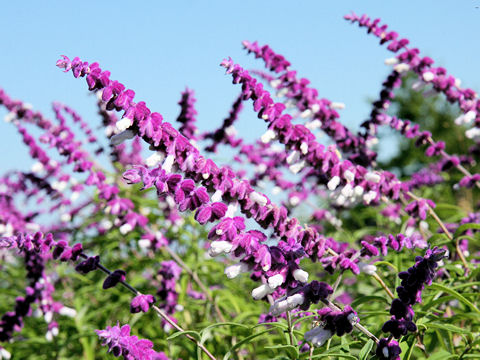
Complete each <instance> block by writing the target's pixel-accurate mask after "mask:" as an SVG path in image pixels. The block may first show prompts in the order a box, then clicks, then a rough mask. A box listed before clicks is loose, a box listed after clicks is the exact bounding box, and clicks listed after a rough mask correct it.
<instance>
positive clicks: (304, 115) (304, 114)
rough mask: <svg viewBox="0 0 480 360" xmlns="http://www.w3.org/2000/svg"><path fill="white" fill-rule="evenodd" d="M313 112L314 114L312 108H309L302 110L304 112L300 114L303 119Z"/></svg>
mask: <svg viewBox="0 0 480 360" xmlns="http://www.w3.org/2000/svg"><path fill="white" fill-rule="evenodd" d="M312 114H313V112H312V110H310V109H307V110H304V111H302V113H301V114H300V117H301V118H302V119H306V118H308V117H310V116H312Z"/></svg>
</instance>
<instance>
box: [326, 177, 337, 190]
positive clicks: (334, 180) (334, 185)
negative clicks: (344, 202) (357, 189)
mask: <svg viewBox="0 0 480 360" xmlns="http://www.w3.org/2000/svg"><path fill="white" fill-rule="evenodd" d="M338 184H340V178H339V177H338V176H336V175H335V176H334V177H333V178H331V179H330V181H329V182H328V184H327V187H328V190H330V191H333V190H335V189H336V188H337V186H338Z"/></svg>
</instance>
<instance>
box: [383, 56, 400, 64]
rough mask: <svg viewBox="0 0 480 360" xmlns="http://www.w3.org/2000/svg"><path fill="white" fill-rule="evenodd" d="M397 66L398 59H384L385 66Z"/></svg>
mask: <svg viewBox="0 0 480 360" xmlns="http://www.w3.org/2000/svg"><path fill="white" fill-rule="evenodd" d="M397 64H398V59H397V58H394V57H392V58H388V59H385V65H397Z"/></svg>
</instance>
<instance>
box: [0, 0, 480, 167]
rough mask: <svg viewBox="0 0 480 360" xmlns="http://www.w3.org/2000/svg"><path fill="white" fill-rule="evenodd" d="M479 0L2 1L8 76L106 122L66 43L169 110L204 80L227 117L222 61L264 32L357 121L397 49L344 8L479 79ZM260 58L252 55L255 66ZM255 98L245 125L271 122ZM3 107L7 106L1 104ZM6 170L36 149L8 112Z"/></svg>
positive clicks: (27, 92) (212, 118)
mask: <svg viewBox="0 0 480 360" xmlns="http://www.w3.org/2000/svg"><path fill="white" fill-rule="evenodd" d="M479 5H480V0H478V1H475V0H455V1H453V0H450V1H447V0H436V1H434V0H422V1H401V2H400V1H395V2H394V1H380V0H379V1H366V0H364V1H354V0H351V1H337V2H333V1H320V0H317V1H300V0H299V1H279V0H276V1H259V0H257V1H253V0H252V1H187V0H178V1H143V2H141V1H139V2H138V3H135V4H134V2H133V1H81V2H67V1H23V2H14V1H3V2H1V7H0V29H1V34H2V40H1V41H0V87H2V88H4V89H5V90H6V91H7V92H8V93H9V94H10V95H11V96H12V97H14V98H18V99H22V100H23V101H26V102H29V103H31V104H33V105H34V107H35V109H38V110H41V111H43V112H44V113H45V114H47V115H48V116H51V115H52V113H51V110H50V103H51V101H53V100H57V101H61V102H64V103H66V104H68V105H70V106H72V107H73V108H75V109H77V111H79V112H80V114H82V115H83V116H84V117H85V118H86V119H88V120H89V121H90V122H91V124H98V121H99V119H98V117H97V116H96V115H95V105H94V99H93V98H92V97H91V96H88V95H87V90H86V84H85V81H84V80H76V79H74V78H73V77H72V75H71V74H64V73H62V72H61V71H60V70H59V69H57V68H56V67H55V62H56V60H57V59H58V58H59V55H61V54H65V55H67V56H69V57H71V58H73V57H75V56H80V57H81V58H82V59H83V60H86V61H90V62H93V61H98V62H99V63H100V65H101V66H102V67H103V68H104V69H108V70H110V71H111V73H112V78H113V79H117V80H119V81H121V82H123V83H124V84H126V86H128V87H129V88H131V89H134V90H135V92H136V94H137V96H136V100H137V101H140V100H144V101H146V102H147V105H148V106H149V107H150V108H151V109H152V110H153V111H158V112H160V113H162V114H163V115H164V118H165V119H167V120H169V121H173V120H174V119H175V117H176V116H177V114H178V111H179V107H178V105H177V102H178V99H179V97H180V92H181V91H182V90H183V89H184V88H185V86H188V87H190V88H193V89H194V90H195V91H196V97H197V100H198V101H197V110H198V113H199V117H198V119H199V124H198V126H199V127H200V128H201V129H203V130H206V129H212V128H214V127H216V126H217V125H218V124H220V122H221V120H222V119H223V118H224V117H225V115H226V114H227V112H228V110H229V108H230V104H231V103H232V101H233V100H234V98H235V97H236V95H237V94H238V92H239V87H238V85H237V86H234V85H232V84H231V78H230V77H229V76H225V75H224V71H223V69H222V68H220V67H219V66H218V65H219V63H220V61H221V60H222V59H223V58H224V57H227V56H231V57H232V58H233V59H234V60H235V61H236V62H240V63H241V64H244V65H245V66H246V67H247V68H252V67H258V68H259V67H261V65H262V64H261V62H259V61H258V60H257V61H255V60H253V57H252V56H247V55H246V53H245V52H244V50H243V49H242V46H241V41H242V40H244V39H248V40H251V41H253V40H258V41H259V42H260V43H261V44H264V43H268V44H269V45H270V46H272V47H273V49H274V50H275V51H277V52H279V53H281V54H283V55H284V56H286V58H287V59H289V60H290V62H291V63H292V68H294V69H297V70H298V71H299V75H300V76H303V77H307V78H308V79H310V80H311V82H312V85H313V86H314V87H316V88H317V89H318V90H319V93H320V96H321V97H326V98H328V99H331V100H332V101H341V102H344V103H346V105H347V108H346V109H345V110H344V111H343V112H342V119H343V121H344V123H345V124H347V125H349V126H350V127H351V128H353V129H356V127H357V126H358V124H359V123H360V122H361V121H363V120H364V119H365V118H366V117H367V115H368V113H369V105H368V103H367V99H368V98H373V97H375V96H376V95H377V94H378V91H379V89H380V84H381V82H382V80H383V79H384V77H385V76H386V75H387V73H388V71H389V68H387V67H386V66H385V65H383V61H384V59H385V58H386V57H390V56H391V54H390V53H389V52H388V51H387V50H386V49H385V48H384V47H381V46H379V45H378V40H377V39H375V38H374V37H373V36H368V35H367V34H366V33H365V31H364V30H360V29H358V27H356V26H352V25H350V24H349V23H347V22H346V21H344V20H343V18H342V17H343V15H345V14H347V13H349V12H350V11H352V10H353V11H355V12H357V13H360V14H361V13H367V14H369V15H370V16H372V17H380V18H382V20H383V21H384V22H386V23H388V24H389V25H390V29H392V30H396V31H397V32H399V34H400V35H401V36H404V37H407V38H409V39H410V41H411V45H413V46H415V47H418V48H420V50H421V52H422V54H424V55H429V56H431V57H433V58H434V59H435V61H436V63H437V65H442V66H444V67H446V68H447V69H448V70H449V72H450V73H452V74H453V75H455V76H457V77H459V78H461V79H462V81H463V84H464V85H466V86H468V87H472V88H474V89H479V88H480V70H479V60H478V59H479V57H480V56H479V55H480V42H479V40H478V37H479V35H480V9H478V8H476V6H479ZM255 65H256V66H255ZM248 114H251V105H248V112H247V116H244V117H243V119H242V122H241V123H239V124H238V126H237V127H238V128H239V130H240V131H241V132H243V133H248V134H250V135H252V134H258V135H260V134H261V133H263V132H264V131H265V124H264V123H263V122H261V121H259V120H257V119H256V117H254V116H248ZM3 115H5V112H4V111H3V110H2V109H0V116H2V118H3ZM0 131H1V141H0V154H2V155H1V158H2V160H1V162H0V172H2V173H3V172H4V171H5V170H7V169H13V168H21V169H27V168H28V167H29V166H30V164H31V161H29V160H28V153H27V150H26V148H25V147H23V145H22V144H20V137H19V136H18V134H17V133H16V131H15V129H14V127H13V126H12V125H11V124H7V123H4V122H3V121H1V122H0Z"/></svg>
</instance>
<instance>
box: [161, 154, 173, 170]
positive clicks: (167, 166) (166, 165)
mask: <svg viewBox="0 0 480 360" xmlns="http://www.w3.org/2000/svg"><path fill="white" fill-rule="evenodd" d="M174 161H175V158H174V156H173V155H172V154H169V155H168V156H167V158H166V159H165V161H164V162H163V164H162V169H163V170H165V172H167V173H170V172H172V166H173V162H174Z"/></svg>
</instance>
